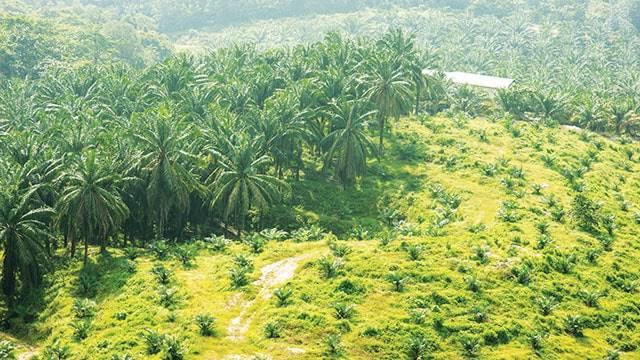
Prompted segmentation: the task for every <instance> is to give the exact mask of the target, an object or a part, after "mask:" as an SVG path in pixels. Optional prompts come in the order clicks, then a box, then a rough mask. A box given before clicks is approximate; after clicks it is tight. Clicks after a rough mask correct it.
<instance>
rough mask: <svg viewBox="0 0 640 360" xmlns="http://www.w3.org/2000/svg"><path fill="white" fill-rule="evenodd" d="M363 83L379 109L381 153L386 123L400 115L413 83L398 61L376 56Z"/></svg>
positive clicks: (380, 151) (381, 151)
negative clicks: (392, 117) (389, 118)
mask: <svg viewBox="0 0 640 360" xmlns="http://www.w3.org/2000/svg"><path fill="white" fill-rule="evenodd" d="M361 83H362V84H364V86H365V87H366V91H365V93H364V95H365V97H367V98H368V99H369V100H370V101H372V102H373V103H374V104H375V106H376V109H377V110H378V122H379V132H380V133H379V145H378V147H379V150H378V151H379V154H380V156H382V155H383V152H384V144H383V140H384V131H385V126H386V125H385V123H386V121H387V118H388V117H389V116H396V117H398V116H400V112H401V111H402V110H403V109H404V107H405V105H406V102H407V99H409V98H410V96H411V84H410V82H409V81H407V79H406V73H405V71H404V69H403V68H402V66H400V64H399V62H398V61H394V60H393V59H389V58H381V57H378V58H375V59H374V61H373V62H372V64H370V66H369V71H368V73H367V74H366V75H365V76H364V77H363V78H362V80H361Z"/></svg>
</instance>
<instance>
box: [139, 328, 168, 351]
mask: <svg viewBox="0 0 640 360" xmlns="http://www.w3.org/2000/svg"><path fill="white" fill-rule="evenodd" d="M140 336H141V337H142V339H143V340H144V343H145V345H146V347H147V354H149V355H154V354H157V353H159V352H160V351H161V350H162V344H163V342H164V336H163V335H161V334H159V333H158V332H156V331H154V330H151V329H145V330H144V331H143V332H142V334H140Z"/></svg>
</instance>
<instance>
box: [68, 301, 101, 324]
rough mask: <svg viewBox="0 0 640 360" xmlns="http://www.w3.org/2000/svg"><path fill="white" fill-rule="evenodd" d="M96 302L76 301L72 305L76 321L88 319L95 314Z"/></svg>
mask: <svg viewBox="0 0 640 360" xmlns="http://www.w3.org/2000/svg"><path fill="white" fill-rule="evenodd" d="M96 308H97V305H96V302H95V301H92V300H89V299H76V300H75V301H74V303H73V313H74V314H75V316H76V318H77V319H86V318H90V317H92V316H93V315H95V313H96Z"/></svg>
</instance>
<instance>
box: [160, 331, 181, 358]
mask: <svg viewBox="0 0 640 360" xmlns="http://www.w3.org/2000/svg"><path fill="white" fill-rule="evenodd" d="M184 354H185V349H184V345H182V342H181V341H180V340H179V339H178V338H176V337H175V336H165V338H164V354H163V355H162V360H183V359H184Z"/></svg>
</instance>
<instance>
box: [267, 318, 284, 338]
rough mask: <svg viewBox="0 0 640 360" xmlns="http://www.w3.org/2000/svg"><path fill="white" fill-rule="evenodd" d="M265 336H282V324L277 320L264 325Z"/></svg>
mask: <svg viewBox="0 0 640 360" xmlns="http://www.w3.org/2000/svg"><path fill="white" fill-rule="evenodd" d="M264 336H265V337H266V338H267V339H277V338H279V337H280V324H278V323H277V322H268V323H267V324H266V325H265V326H264Z"/></svg>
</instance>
